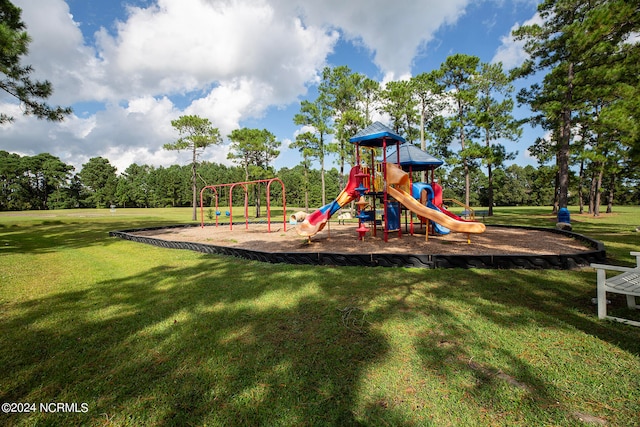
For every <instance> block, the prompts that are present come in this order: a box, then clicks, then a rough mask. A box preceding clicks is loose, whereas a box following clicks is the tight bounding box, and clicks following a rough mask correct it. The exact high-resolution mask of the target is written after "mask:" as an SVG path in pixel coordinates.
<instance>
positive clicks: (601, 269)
mask: <svg viewBox="0 0 640 427" xmlns="http://www.w3.org/2000/svg"><path fill="white" fill-rule="evenodd" d="M631 255H632V256H635V257H636V266H635V267H620V266H617V265H606V264H591V267H593V268H595V269H596V275H597V280H598V317H599V318H600V319H611V320H615V321H618V322H622V323H626V324H628V325H633V326H640V322H638V321H635V320H629V319H622V318H620V317H614V316H607V292H613V293H616V294H623V295H626V296H627V306H628V307H629V308H635V309H637V308H640V307H639V306H638V305H636V297H640V252H631ZM607 270H610V271H619V272H622V273H621V274H618V275H616V276H613V277H610V278H609V279H607V273H606V271H607Z"/></svg>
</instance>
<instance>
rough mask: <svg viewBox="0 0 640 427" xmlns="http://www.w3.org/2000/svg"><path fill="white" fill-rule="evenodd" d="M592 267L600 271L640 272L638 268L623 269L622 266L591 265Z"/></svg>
mask: <svg viewBox="0 0 640 427" xmlns="http://www.w3.org/2000/svg"><path fill="white" fill-rule="evenodd" d="M591 267H593V268H596V269H600V270H611V271H622V272H629V271H638V267H622V266H620V265H607V264H591Z"/></svg>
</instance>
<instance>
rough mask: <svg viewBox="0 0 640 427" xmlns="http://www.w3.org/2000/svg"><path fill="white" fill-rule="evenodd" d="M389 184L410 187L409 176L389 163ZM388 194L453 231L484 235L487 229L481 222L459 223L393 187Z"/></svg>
mask: <svg viewBox="0 0 640 427" xmlns="http://www.w3.org/2000/svg"><path fill="white" fill-rule="evenodd" d="M387 182H388V183H389V184H394V185H398V186H405V187H408V184H409V175H407V173H406V172H405V171H403V170H402V169H401V168H400V167H399V166H398V165H395V164H393V163H387ZM387 193H389V195H390V196H391V197H393V198H394V199H396V200H397V201H399V202H400V203H402V205H403V206H404V207H406V208H407V209H409V210H410V211H411V212H413V213H415V214H416V215H418V216H422V217H424V218H427V219H429V220H431V221H433V222H437V223H438V224H440V225H442V226H444V227H447V228H448V229H449V230H451V231H457V232H459V233H474V234H479V233H484V231H485V230H486V227H485V226H484V224H483V223H481V222H473V221H458V220H456V219H454V218H451V217H450V216H448V215H446V214H444V213H442V212H439V211H437V210H435V209H431V208H428V207H426V206H425V205H423V204H422V203H420V201H419V200H416V199H414V198H413V197H412V196H411V194H409V193H407V192H406V191H403V190H400V189H397V188H393V187H392V186H391V185H388V186H387Z"/></svg>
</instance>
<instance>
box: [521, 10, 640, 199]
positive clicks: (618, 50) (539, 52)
mask: <svg viewBox="0 0 640 427" xmlns="http://www.w3.org/2000/svg"><path fill="white" fill-rule="evenodd" d="M538 12H539V14H540V17H541V18H542V20H543V21H544V22H543V24H542V25H537V24H534V25H528V26H523V27H520V28H519V29H517V30H516V31H514V33H513V35H514V36H515V37H516V39H519V40H524V41H525V51H526V52H527V53H528V54H529V56H530V58H529V59H528V60H527V61H525V63H524V64H523V65H522V66H521V67H519V68H518V69H516V70H514V75H515V76H520V77H522V76H529V75H532V74H534V73H536V72H539V71H545V72H547V74H546V75H545V76H544V80H543V83H542V85H540V84H534V85H532V86H531V88H530V89H528V90H523V91H521V94H520V95H519V97H518V98H519V100H520V102H522V103H528V104H529V105H530V106H531V109H532V111H534V112H535V113H538V114H537V115H535V116H533V117H532V119H531V122H532V123H534V124H541V125H543V127H545V128H546V129H547V130H549V131H550V132H552V133H553V134H554V139H553V140H554V142H555V156H556V163H557V166H558V206H559V207H566V206H567V204H568V192H569V175H570V170H569V166H570V151H571V147H572V143H573V138H574V131H575V129H577V128H578V127H576V126H575V123H574V121H575V119H576V111H579V110H581V109H584V108H585V105H588V104H589V103H591V105H592V106H595V104H596V101H598V99H601V98H600V97H601V95H602V93H603V92H602V91H601V89H602V88H610V87H611V86H612V85H613V86H617V83H616V82H617V81H621V80H622V81H625V80H626V81H629V80H631V81H635V83H636V86H637V82H638V77H637V72H635V73H634V72H633V71H631V69H630V68H629V66H634V65H635V66H636V67H637V62H638V59H639V58H638V56H637V50H638V47H637V43H627V40H628V39H629V37H630V35H632V34H637V33H638V30H639V22H640V8H639V7H638V4H637V2H630V1H626V0H545V1H543V2H542V3H541V4H540V5H539V6H538ZM634 52H635V53H634ZM629 53H634V54H633V55H631V58H632V59H631V61H629V56H630V55H629ZM636 70H637V68H636ZM594 89H596V90H595V91H594ZM606 91H608V89H605V92H606ZM614 104H615V103H614ZM635 104H636V105H637V102H636V103H635ZM618 105H620V104H618ZM634 110H635V113H634ZM637 111H638V109H637V107H636V108H633V107H632V108H628V109H627V113H628V114H627V116H626V117H627V118H629V116H631V117H632V119H631V120H628V119H627V123H631V122H633V121H634V118H635V119H636V120H635V121H636V122H637V118H638V116H637V115H636V113H637ZM629 113H631V114H629ZM634 116H635V117H634ZM633 127H634V126H632V128H633ZM636 129H637V128H636ZM630 142H631V141H630Z"/></svg>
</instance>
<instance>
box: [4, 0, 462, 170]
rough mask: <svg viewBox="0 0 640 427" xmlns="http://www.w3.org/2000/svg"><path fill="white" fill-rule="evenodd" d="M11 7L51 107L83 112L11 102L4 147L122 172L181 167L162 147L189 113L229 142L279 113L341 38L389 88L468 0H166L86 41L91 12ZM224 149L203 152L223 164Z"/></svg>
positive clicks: (27, 4)
mask: <svg viewBox="0 0 640 427" xmlns="http://www.w3.org/2000/svg"><path fill="white" fill-rule="evenodd" d="M14 1H15V3H16V4H17V5H18V6H19V7H20V8H22V10H23V14H22V18H23V21H24V22H25V23H26V24H27V31H28V33H29V35H30V36H31V37H32V40H33V41H32V43H31V45H30V53H29V57H28V58H26V61H25V63H28V64H31V65H33V66H34V68H35V70H36V73H35V74H34V77H35V78H37V79H47V80H50V81H51V82H52V83H53V86H54V89H55V92H54V95H53V96H52V97H51V98H50V99H49V100H48V101H49V103H51V104H53V105H58V104H60V105H72V104H73V105H74V106H75V107H77V108H76V110H77V111H76V113H75V115H72V116H71V117H69V118H68V119H67V120H66V121H65V122H63V123H49V122H43V121H38V120H35V119H33V118H25V117H22V116H21V114H20V111H19V108H18V106H16V105H15V104H8V105H3V106H1V107H0V108H2V111H4V112H8V113H11V114H13V115H14V116H15V117H16V122H15V123H14V124H12V125H10V126H1V127H0V141H2V146H1V147H0V148H2V149H6V150H8V151H14V152H18V151H19V152H21V153H27V154H29V153H30V154H37V153H39V152H49V153H51V154H53V155H56V156H59V157H60V158H61V159H62V160H63V161H65V162H68V163H72V164H74V165H75V166H76V167H80V165H81V164H82V163H84V162H86V161H87V160H88V159H89V158H90V157H95V156H104V157H107V158H108V159H109V160H110V161H111V162H112V163H113V164H115V165H117V167H118V169H119V170H120V171H122V168H123V167H126V165H127V164H128V163H132V162H137V163H149V164H155V165H168V164H171V163H172V162H176V161H177V162H179V161H181V160H182V158H181V157H180V156H181V154H179V153H175V152H174V153H168V152H166V151H165V150H162V148H161V147H162V145H163V144H164V143H166V142H169V141H171V140H173V139H175V130H173V129H172V127H171V125H170V123H171V120H173V119H175V118H177V117H178V116H180V115H182V114H198V115H201V116H203V117H208V118H210V119H211V120H212V122H213V123H214V124H215V125H216V126H217V127H219V128H220V130H221V133H222V135H223V136H226V135H227V134H228V133H230V132H231V131H232V130H233V129H235V128H237V127H239V126H241V123H242V122H243V121H245V120H247V119H252V118H253V119H259V118H261V117H262V116H263V115H264V114H265V112H266V111H267V109H268V108H270V107H272V106H279V107H281V106H286V105H289V104H291V103H292V102H295V101H297V100H298V99H299V98H300V97H301V96H303V95H304V94H306V92H307V87H308V86H309V85H310V84H313V83H314V82H316V81H317V78H318V72H319V71H320V70H321V69H322V68H323V67H324V65H325V63H326V62H325V61H326V58H327V56H328V55H330V54H331V52H332V50H333V48H334V46H335V44H336V42H337V41H338V38H339V37H340V36H343V37H345V38H346V39H348V40H350V41H352V42H353V43H355V44H358V45H361V46H364V47H365V48H367V49H368V50H370V51H371V52H372V55H373V58H374V62H375V64H376V65H377V66H378V67H379V68H380V70H381V71H382V73H383V74H384V75H385V81H388V80H392V79H397V78H400V77H402V78H404V77H406V76H407V75H408V73H409V71H410V69H411V65H412V61H413V60H414V58H415V56H416V54H418V53H419V51H420V50H421V49H424V48H425V47H426V46H427V45H428V43H429V42H430V41H431V40H432V37H433V34H434V33H435V32H436V31H437V30H438V29H439V28H441V27H442V26H443V25H450V24H454V23H455V22H456V20H457V19H458V18H459V17H460V16H461V15H462V14H463V13H464V8H465V7H466V5H467V4H468V3H469V0H450V1H441V0H422V1H417V2H416V1H415V0H397V1H396V2H394V3H393V5H389V3H388V2H387V1H384V0H350V1H344V0H340V1H339V0H324V1H321V0H310V1H303V0H226V1H217V0H157V1H155V2H153V3H149V2H148V3H149V4H150V5H149V6H148V7H129V8H128V9H127V13H126V14H125V15H123V16H122V17H121V18H120V20H119V21H115V20H110V21H105V20H104V18H102V21H101V22H102V24H103V25H104V26H105V27H104V28H102V29H100V30H98V31H97V32H96V33H95V34H86V33H85V34H83V33H82V31H81V29H82V28H83V24H81V23H79V22H78V20H79V19H82V17H73V16H72V15H71V14H70V8H69V6H68V4H67V3H66V2H65V1H64V0H37V1H36V0H14ZM98 10H99V8H98ZM1 101H2V99H0V102H1ZM78 103H82V104H78ZM13 111H15V112H16V113H13ZM292 126H293V125H292ZM292 132H293V131H292ZM227 150H228V147H226V146H224V147H218V148H217V149H215V150H207V152H206V153H205V155H204V157H205V158H206V159H207V160H212V161H218V162H223V163H226V162H227V161H226V151H227ZM209 151H210V152H209Z"/></svg>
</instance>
